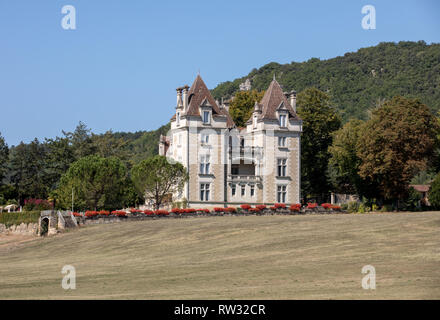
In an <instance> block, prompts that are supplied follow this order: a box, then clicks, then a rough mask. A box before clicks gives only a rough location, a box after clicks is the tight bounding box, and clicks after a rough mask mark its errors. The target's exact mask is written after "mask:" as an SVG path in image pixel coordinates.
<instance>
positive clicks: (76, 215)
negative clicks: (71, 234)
mask: <svg viewBox="0 0 440 320" xmlns="http://www.w3.org/2000/svg"><path fill="white" fill-rule="evenodd" d="M72 214H73V216H74V217H82V214H81V213H79V212H72Z"/></svg>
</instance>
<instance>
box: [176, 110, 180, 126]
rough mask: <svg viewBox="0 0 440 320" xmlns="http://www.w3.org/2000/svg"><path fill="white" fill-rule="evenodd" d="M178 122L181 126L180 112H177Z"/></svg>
mask: <svg viewBox="0 0 440 320" xmlns="http://www.w3.org/2000/svg"><path fill="white" fill-rule="evenodd" d="M176 120H177V125H180V112H177V116H176Z"/></svg>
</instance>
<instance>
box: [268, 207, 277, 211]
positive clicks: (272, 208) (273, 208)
mask: <svg viewBox="0 0 440 320" xmlns="http://www.w3.org/2000/svg"><path fill="white" fill-rule="evenodd" d="M269 209H270V210H276V209H277V208H276V207H274V206H272V207H269Z"/></svg>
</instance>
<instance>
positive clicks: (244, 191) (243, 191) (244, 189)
mask: <svg viewBox="0 0 440 320" xmlns="http://www.w3.org/2000/svg"><path fill="white" fill-rule="evenodd" d="M245 195H246V186H245V185H242V186H241V196H242V197H244V196H245Z"/></svg>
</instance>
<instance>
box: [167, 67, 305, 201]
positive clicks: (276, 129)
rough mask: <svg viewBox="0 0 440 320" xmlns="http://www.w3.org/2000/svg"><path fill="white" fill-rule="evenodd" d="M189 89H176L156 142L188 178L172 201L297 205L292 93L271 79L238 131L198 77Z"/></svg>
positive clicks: (297, 126)
mask: <svg viewBox="0 0 440 320" xmlns="http://www.w3.org/2000/svg"><path fill="white" fill-rule="evenodd" d="M188 88H189V87H188V86H185V87H181V88H178V89H177V106H176V113H175V115H174V116H173V117H172V119H171V129H170V131H169V133H168V135H167V136H166V137H161V139H160V142H159V152H160V154H161V155H166V156H167V157H169V158H171V159H173V160H175V161H178V162H180V163H182V164H183V165H184V166H185V167H186V168H187V170H188V174H189V182H188V183H187V184H186V185H185V188H184V190H183V192H182V193H181V194H175V195H173V200H174V201H186V202H187V203H188V206H189V207H193V208H198V207H206V208H212V207H216V206H229V205H232V206H234V205H240V204H244V203H248V204H251V205H256V204H267V205H272V204H274V203H278V202H284V203H299V202H300V190H301V186H300V168H301V166H300V154H301V142H300V141H301V140H300V135H301V132H302V121H301V119H300V118H299V117H298V116H297V114H296V93H295V92H291V93H289V94H286V93H284V92H283V91H282V89H281V87H280V85H279V84H278V82H277V81H276V80H275V79H274V80H273V81H272V83H271V84H270V86H269V88H268V89H267V91H266V93H265V96H264V97H263V99H262V101H261V102H260V103H256V104H255V107H254V111H253V113H252V116H251V118H250V119H249V120H248V122H247V123H246V127H244V128H237V127H236V125H235V124H234V122H233V120H232V118H231V116H230V114H229V109H228V108H227V106H226V105H225V104H223V103H222V104H219V102H218V101H214V99H213V97H212V96H211V93H210V91H209V90H208V88H207V87H206V85H205V83H204V82H203V80H202V79H201V77H200V75H199V76H197V78H196V80H195V81H194V83H193V85H192V86H191V88H189V90H188Z"/></svg>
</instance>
